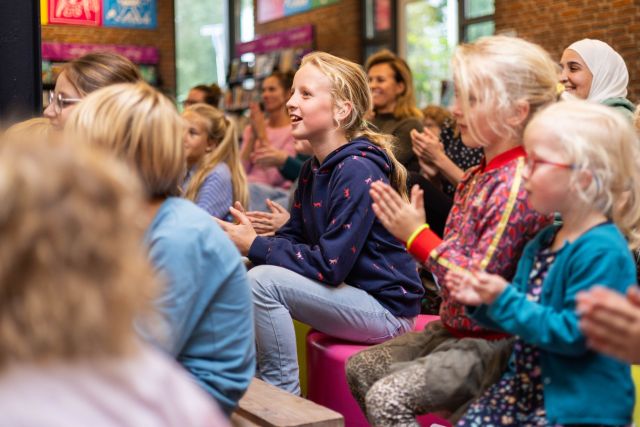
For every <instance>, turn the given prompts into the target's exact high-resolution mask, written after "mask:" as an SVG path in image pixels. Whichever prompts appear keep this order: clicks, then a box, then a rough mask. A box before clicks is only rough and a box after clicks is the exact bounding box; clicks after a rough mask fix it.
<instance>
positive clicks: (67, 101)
mask: <svg viewBox="0 0 640 427" xmlns="http://www.w3.org/2000/svg"><path fill="white" fill-rule="evenodd" d="M80 101H82V100H81V99H80V98H65V97H64V96H62V94H61V93H56V92H54V91H51V92H49V105H53V111H54V112H55V113H56V114H60V113H61V112H62V110H64V109H65V108H67V107H68V106H70V105H73V104H77V103H78V102H80Z"/></svg>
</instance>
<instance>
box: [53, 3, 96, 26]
mask: <svg viewBox="0 0 640 427" xmlns="http://www.w3.org/2000/svg"><path fill="white" fill-rule="evenodd" d="M49 23H50V24H68V25H90V26H99V25H100V24H101V23H102V0H49Z"/></svg>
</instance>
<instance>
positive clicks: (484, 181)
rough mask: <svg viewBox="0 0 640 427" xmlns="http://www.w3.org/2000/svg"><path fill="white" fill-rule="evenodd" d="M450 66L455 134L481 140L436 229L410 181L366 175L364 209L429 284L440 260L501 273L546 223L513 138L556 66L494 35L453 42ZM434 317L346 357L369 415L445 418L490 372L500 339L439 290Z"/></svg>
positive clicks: (501, 353)
mask: <svg viewBox="0 0 640 427" xmlns="http://www.w3.org/2000/svg"><path fill="white" fill-rule="evenodd" d="M453 64H454V80H455V85H456V99H455V103H454V107H453V113H454V116H455V118H456V120H457V122H458V126H459V129H460V132H461V136H462V140H463V142H464V144H465V145H467V146H468V147H482V148H483V150H484V159H483V161H482V162H481V164H480V165H479V166H477V167H474V168H471V169H469V170H468V171H467V172H466V173H465V175H464V177H463V178H462V181H461V182H460V184H459V186H458V190H457V191H456V194H455V198H454V202H453V208H452V210H451V212H450V214H449V217H448V219H447V224H446V227H445V233H444V239H440V238H439V237H438V236H437V235H436V234H435V233H433V232H432V231H431V230H430V229H429V226H428V225H427V224H426V223H425V212H424V206H423V198H422V191H421V190H420V189H419V188H418V187H417V186H414V188H413V189H412V194H411V203H408V202H405V201H403V200H402V198H401V197H400V196H399V195H398V194H397V193H396V192H395V191H393V190H392V189H391V188H390V187H389V186H387V185H384V184H382V183H375V184H374V185H372V186H371V196H372V198H373V201H374V203H373V210H374V212H375V213H376V215H377V216H378V218H379V219H380V221H381V222H382V223H383V225H384V226H385V227H386V228H387V229H388V230H389V231H390V232H391V234H393V235H394V236H395V237H397V238H398V239H400V240H402V241H404V242H407V250H408V251H409V252H410V253H411V254H412V255H413V256H414V257H415V258H416V259H417V260H418V261H420V262H421V263H423V264H424V265H425V266H426V267H427V268H428V269H429V270H431V272H432V273H433V275H434V277H435V279H436V280H437V282H439V283H440V284H442V283H444V277H445V274H446V272H447V271H448V270H450V269H462V270H472V269H473V270H475V269H482V270H486V271H490V272H492V273H494V274H499V275H501V276H502V277H504V278H505V279H510V278H511V277H512V276H513V274H514V272H515V268H516V264H517V261H518V258H519V257H520V253H521V252H522V249H523V247H524V245H525V243H526V242H527V241H528V240H530V239H531V238H532V237H533V236H534V235H535V234H536V232H537V231H538V230H540V228H542V226H544V225H546V224H547V223H548V222H549V218H548V217H544V216H542V215H540V214H538V213H536V212H535V211H534V210H532V209H531V208H530V207H529V206H528V203H527V193H526V191H525V189H524V186H523V182H522V170H523V168H524V164H525V159H524V156H525V153H524V150H523V148H522V146H521V143H522V133H523V130H524V127H525V125H526V123H527V122H528V120H529V118H530V117H531V115H532V114H533V113H535V112H536V111H537V110H539V109H540V108H542V107H544V106H546V105H547V104H549V103H551V102H553V101H554V100H555V99H556V81H555V80H556V79H557V72H556V65H555V63H554V62H553V60H552V59H551V58H550V56H549V54H548V53H547V52H545V51H544V50H543V49H542V48H540V47H539V46H537V45H534V44H532V43H529V42H526V41H524V40H521V39H517V38H511V37H500V36H497V37H487V38H483V39H480V40H479V41H477V42H476V43H473V44H468V45H461V46H459V47H458V49H457V50H456V53H455V56H454V60H453ZM426 208H427V209H429V206H427V207H426ZM440 316H441V319H440V320H439V321H436V322H431V323H430V324H429V325H428V326H427V327H426V328H425V330H424V331H422V332H413V333H409V334H406V335H404V336H401V337H398V338H395V339H393V340H391V341H388V342H386V343H384V344H381V345H378V346H375V347H372V348H370V349H368V350H365V351H363V352H361V353H358V354H357V355H355V356H354V357H353V358H352V359H350V360H349V363H348V365H347V376H348V381H349V385H350V387H351V390H352V392H353V394H354V396H355V397H356V399H357V400H358V402H359V404H360V405H361V407H362V409H363V410H364V411H365V413H366V414H367V416H368V417H369V420H370V421H371V423H372V425H376V426H386V425H403V426H405V425H418V424H416V421H415V416H416V415H417V414H424V413H428V412H434V411H445V412H449V413H453V416H452V418H454V419H455V418H456V416H457V414H458V411H460V409H461V408H464V407H465V404H466V403H467V402H468V401H469V400H470V399H472V398H473V397H474V396H475V395H477V393H478V392H480V391H482V390H483V389H484V388H485V385H486V384H490V383H491V382H494V381H495V380H497V379H498V378H499V377H500V375H501V373H502V370H503V369H504V367H505V366H506V361H507V358H508V355H509V353H510V345H511V340H510V339H509V337H508V336H507V335H505V334H502V333H499V332H495V331H492V330H489V329H485V328H482V327H480V326H479V325H477V324H476V323H475V322H473V321H472V320H471V319H469V318H468V317H467V316H466V314H465V311H464V307H463V306H462V305H460V304H459V303H457V302H454V301H453V300H452V299H451V298H450V296H449V294H448V292H447V290H446V289H444V288H442V305H441V307H440Z"/></svg>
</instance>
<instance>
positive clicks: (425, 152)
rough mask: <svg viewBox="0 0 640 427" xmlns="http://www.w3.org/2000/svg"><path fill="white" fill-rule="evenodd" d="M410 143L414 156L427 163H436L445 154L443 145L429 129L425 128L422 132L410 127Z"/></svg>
mask: <svg viewBox="0 0 640 427" xmlns="http://www.w3.org/2000/svg"><path fill="white" fill-rule="evenodd" d="M411 143H412V146H413V152H414V153H415V154H416V156H418V158H420V159H422V160H425V161H426V162H428V163H437V162H438V161H439V160H440V159H441V158H442V156H446V154H445V152H444V145H443V144H442V143H441V142H440V139H439V138H438V136H437V135H435V134H434V133H433V132H431V131H430V130H429V129H425V130H424V132H418V131H417V130H415V129H412V130H411Z"/></svg>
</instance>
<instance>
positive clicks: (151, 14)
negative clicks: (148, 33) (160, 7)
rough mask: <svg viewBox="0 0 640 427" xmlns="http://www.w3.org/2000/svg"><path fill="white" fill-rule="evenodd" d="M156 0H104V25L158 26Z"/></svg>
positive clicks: (128, 26)
mask: <svg viewBox="0 0 640 427" xmlns="http://www.w3.org/2000/svg"><path fill="white" fill-rule="evenodd" d="M157 15H158V12H157V2H156V0H104V19H103V22H104V26H105V27H125V28H143V29H152V28H156V26H157Z"/></svg>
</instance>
